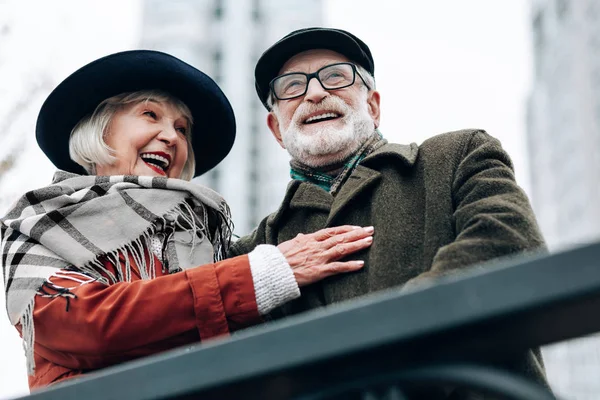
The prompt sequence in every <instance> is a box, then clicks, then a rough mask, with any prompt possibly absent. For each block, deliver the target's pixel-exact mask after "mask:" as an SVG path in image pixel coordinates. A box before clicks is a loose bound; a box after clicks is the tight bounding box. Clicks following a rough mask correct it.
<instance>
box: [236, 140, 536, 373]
mask: <svg viewBox="0 0 600 400" xmlns="http://www.w3.org/2000/svg"><path fill="white" fill-rule="evenodd" d="M346 224H350V225H359V226H369V225H372V226H374V227H375V234H374V240H373V244H372V246H371V247H370V249H368V250H366V251H363V252H360V253H357V254H356V255H353V256H352V257H351V258H352V259H362V260H364V261H365V266H364V269H363V270H361V271H359V272H356V273H351V274H341V275H337V276H334V277H332V278H329V279H326V280H324V281H322V282H319V283H318V284H314V285H311V286H309V287H307V288H303V290H302V296H301V298H299V299H298V300H295V301H293V302H290V303H288V304H286V305H284V306H283V307H282V308H281V309H279V310H276V311H275V312H274V313H273V316H274V317H280V316H285V315H290V314H294V313H298V312H302V311H305V310H308V309H311V308H315V307H319V306H323V305H327V304H332V303H336V302H340V301H343V300H347V299H352V298H355V297H357V296H361V295H365V294H367V293H371V292H374V291H377V290H381V289H386V288H390V287H399V288H406V287H409V286H413V285H418V284H419V283H421V282H427V281H429V280H430V278H435V277H438V276H441V275H443V274H446V273H448V272H452V271H455V270H457V269H461V268H465V267H467V266H470V265H473V264H477V263H481V262H483V261H487V260H490V259H493V258H497V257H501V256H506V255H509V254H514V253H517V252H521V251H531V250H537V249H542V248H544V246H545V245H544V240H543V238H542V235H541V234H540V231H539V228H538V225H537V223H536V220H535V216H534V214H533V211H532V209H531V206H530V204H529V201H528V199H527V196H526V195H525V193H524V192H523V190H522V189H521V188H519V186H518V185H517V184H516V182H515V178H514V173H513V167H512V162H511V160H510V158H509V156H508V155H507V153H506V152H505V151H504V150H503V149H502V147H501V145H500V142H499V141H498V140H496V139H494V138H493V137H491V136H489V135H488V134H487V133H486V132H485V131H481V130H462V131H457V132H450V133H445V134H442V135H439V136H436V137H433V138H431V139H428V140H426V141H425V142H424V143H423V144H422V145H421V146H417V145H416V144H411V145H399V144H386V145H384V146H382V147H380V148H379V149H377V150H376V151H374V152H373V153H371V154H370V155H369V156H368V157H366V158H365V159H364V160H363V161H362V162H361V163H360V165H359V166H358V167H357V168H356V169H355V171H354V172H353V173H352V175H351V176H350V177H349V178H348V180H347V181H346V182H345V183H344V185H343V186H342V188H341V189H340V190H339V192H338V194H337V195H336V196H335V197H333V196H332V195H331V194H329V193H328V192H326V191H325V190H323V189H321V188H319V187H318V186H316V185H313V184H310V183H307V182H300V181H292V182H290V184H289V186H288V188H287V192H286V195H285V198H284V200H283V202H282V204H281V206H280V208H279V210H277V211H276V212H275V213H273V214H271V215H269V216H268V217H267V218H265V219H264V220H263V221H262V222H261V223H260V225H259V226H258V228H257V229H256V230H255V231H254V232H253V233H252V234H250V235H249V236H246V237H243V238H241V239H240V240H239V241H237V242H236V243H235V244H234V245H233V247H232V250H231V255H238V254H244V253H247V252H249V251H251V250H252V249H253V248H254V247H255V246H256V245H258V244H264V243H267V244H275V245H276V244H279V243H281V242H283V241H286V240H288V239H291V238H293V237H295V236H296V235H297V234H298V233H310V232H314V231H316V230H319V229H321V228H324V227H329V226H336V225H346ZM536 353H537V352H536ZM536 358H537V357H536ZM536 358H534V357H533V356H532V355H531V354H529V355H528V356H527V360H525V359H523V360H521V362H519V366H515V368H516V369H519V370H521V371H522V372H523V373H525V374H526V375H528V376H530V377H532V378H534V379H536V380H539V381H543V380H544V378H543V367H541V358H538V359H537V360H536Z"/></svg>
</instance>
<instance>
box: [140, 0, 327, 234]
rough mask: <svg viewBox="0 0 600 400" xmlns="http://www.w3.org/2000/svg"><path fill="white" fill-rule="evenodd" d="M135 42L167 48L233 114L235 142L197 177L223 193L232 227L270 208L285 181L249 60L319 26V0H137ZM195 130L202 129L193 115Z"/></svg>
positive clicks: (244, 228) (241, 229)
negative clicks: (199, 74) (213, 88)
mask: <svg viewBox="0 0 600 400" xmlns="http://www.w3.org/2000/svg"><path fill="white" fill-rule="evenodd" d="M143 8H144V13H143V15H144V16H143V23H142V26H143V28H142V38H141V46H142V47H143V48H149V49H155V50H161V51H165V52H167V53H171V54H173V55H175V56H177V57H179V58H181V59H182V60H184V61H186V62H188V63H190V64H192V65H194V66H196V67H197V68H199V69H200V70H202V71H204V72H206V73H207V74H208V75H210V76H211V77H213V78H214V79H215V80H216V81H217V83H218V84H219V85H220V86H221V88H222V89H223V91H224V92H225V94H226V95H227V97H228V98H229V100H230V101H231V103H232V105H233V108H234V110H235V114H236V121H237V137H236V142H235V145H234V147H233V149H232V151H231V153H230V154H229V155H228V157H227V158H226V159H225V161H224V162H222V163H221V164H220V165H219V166H218V167H216V168H215V169H213V170H212V171H210V172H209V173H207V174H206V175H205V176H203V177H201V178H198V181H200V182H202V183H203V184H206V185H207V186H209V187H211V188H213V189H215V190H217V191H218V192H220V193H221V194H222V195H223V196H224V197H225V199H227V201H228V203H229V205H230V207H231V210H232V213H233V219H234V223H235V226H236V228H235V233H236V234H238V235H244V234H246V233H249V232H250V231H251V230H252V229H253V228H254V227H255V226H256V225H257V224H258V222H259V221H260V220H261V219H262V218H263V217H265V216H266V215H267V214H269V213H271V212H273V211H275V210H276V208H277V206H278V205H279V203H280V201H281V199H282V198H283V194H284V192H285V187H286V185H287V182H288V181H289V168H288V160H289V158H288V156H287V153H286V152H285V151H283V150H282V149H281V148H280V147H279V145H278V144H277V143H276V142H275V140H274V139H273V137H272V135H271V133H270V131H269V129H268V128H267V125H266V110H265V109H264V107H263V106H262V104H261V103H260V101H259V100H258V97H257V96H256V93H255V90H254V66H255V64H256V61H257V60H258V57H259V56H260V55H261V54H262V52H263V51H264V50H266V49H267V48H268V47H269V46H270V45H271V44H273V43H274V42H275V41H277V40H278V39H280V38H281V37H282V36H284V35H285V34H287V33H288V32H290V31H291V30H293V29H297V28H300V27H306V26H315V25H321V24H322V19H323V9H322V5H321V1H320V0H286V1H280V0H241V1H240V0H171V1H168V2H167V1H162V0H144V7H143ZM197 127H198V128H197V129H202V121H198V123H197Z"/></svg>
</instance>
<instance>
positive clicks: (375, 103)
mask: <svg viewBox="0 0 600 400" xmlns="http://www.w3.org/2000/svg"><path fill="white" fill-rule="evenodd" d="M380 101H381V96H380V95H379V92H378V91H377V90H371V91H370V92H369V93H368V94H367V106H368V109H369V115H371V118H373V123H374V124H375V128H376V129H377V128H379V119H380V113H381V109H380V107H379V105H380Z"/></svg>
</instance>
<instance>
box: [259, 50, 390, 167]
mask: <svg viewBox="0 0 600 400" xmlns="http://www.w3.org/2000/svg"><path fill="white" fill-rule="evenodd" d="M340 62H350V60H348V58H346V57H345V56H343V55H342V54H339V53H336V52H334V51H331V50H324V49H318V50H308V51H305V52H302V53H299V54H297V55H295V56H294V57H292V58H290V59H289V60H288V61H287V62H286V63H285V64H284V65H283V67H282V69H281V71H280V75H283V74H286V73H290V72H304V73H312V72H315V71H317V70H319V69H320V68H322V67H325V66H327V65H331V64H335V63H340ZM267 124H268V125H269V128H270V129H271V131H272V132H273V135H274V136H275V138H276V139H277V141H278V142H279V143H280V144H281V146H282V147H284V148H286V149H287V150H288V152H289V153H290V155H291V156H292V158H294V159H296V160H298V161H300V162H301V163H303V164H305V165H308V166H310V167H319V166H324V165H331V164H335V163H337V162H339V161H343V160H344V159H346V158H347V157H348V156H349V155H351V154H352V153H354V152H355V151H356V150H358V148H359V147H360V146H361V145H362V144H363V143H364V142H365V141H366V139H367V138H368V137H369V136H370V135H371V134H372V133H373V130H374V129H375V128H376V127H378V126H379V93H378V92H376V91H374V90H371V91H368V90H367V88H365V86H364V84H363V83H362V80H360V78H358V77H356V80H355V82H354V84H353V85H352V86H348V87H346V88H342V89H336V90H325V89H324V88H323V87H322V86H321V84H320V83H319V81H318V80H317V79H312V80H311V81H310V82H309V83H308V88H307V91H306V94H305V95H304V96H301V97H297V98H295V99H291V100H277V101H276V103H275V106H274V107H273V111H272V112H271V113H269V116H268V119H267Z"/></svg>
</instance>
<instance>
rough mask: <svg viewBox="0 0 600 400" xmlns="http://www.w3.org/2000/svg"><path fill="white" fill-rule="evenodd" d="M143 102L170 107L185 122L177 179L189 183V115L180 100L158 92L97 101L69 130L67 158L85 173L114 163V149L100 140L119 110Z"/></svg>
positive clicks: (191, 161) (193, 165)
mask: <svg viewBox="0 0 600 400" xmlns="http://www.w3.org/2000/svg"><path fill="white" fill-rule="evenodd" d="M147 101H156V102H158V103H167V104H171V105H172V106H173V107H175V109H176V110H177V111H178V112H180V113H181V114H183V116H184V117H185V118H186V119H187V120H188V122H189V127H188V129H187V130H186V134H185V137H186V140H187V144H188V158H187V160H186V162H185V165H184V166H183V171H182V172H181V177H180V178H181V179H185V180H188V181H189V180H191V179H192V178H193V177H194V172H195V170H196V160H195V157H194V149H193V148H192V123H193V122H194V121H193V119H192V113H191V111H190V109H189V108H188V106H186V105H185V104H184V103H183V102H182V101H181V100H179V99H178V98H176V97H174V96H172V95H170V94H169V93H166V92H163V91H161V90H141V91H137V92H129V93H121V94H119V95H117V96H113V97H110V98H108V99H106V100H104V101H103V102H101V103H100V104H99V105H98V107H96V109H95V110H94V112H93V113H92V114H91V115H88V116H86V117H84V118H83V119H81V121H79V122H78V123H77V125H75V127H74V128H73V130H72V131H71V137H70V139H69V155H70V156H71V159H72V160H73V161H75V162H76V163H77V164H79V165H81V166H82V167H83V168H84V169H85V170H86V171H87V173H88V174H90V175H94V174H95V173H96V165H110V164H112V163H114V162H115V160H116V158H115V156H114V153H115V150H114V149H112V148H111V147H110V146H108V145H107V144H106V142H105V141H104V137H105V136H106V133H107V131H108V128H109V126H110V123H111V121H112V119H113V117H114V116H115V114H116V113H117V111H119V110H120V109H122V108H123V107H124V106H126V105H129V104H137V103H142V102H147Z"/></svg>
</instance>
